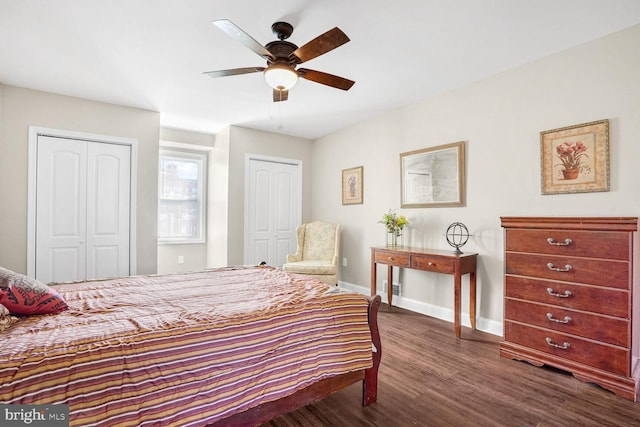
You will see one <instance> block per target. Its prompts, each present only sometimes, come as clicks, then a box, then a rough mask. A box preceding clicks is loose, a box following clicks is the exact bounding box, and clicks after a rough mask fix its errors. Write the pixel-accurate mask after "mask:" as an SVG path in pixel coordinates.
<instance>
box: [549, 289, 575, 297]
mask: <svg viewBox="0 0 640 427" xmlns="http://www.w3.org/2000/svg"><path fill="white" fill-rule="evenodd" d="M547 293H548V294H549V295H551V296H552V297H558V298H569V297H570V296H571V295H572V294H571V291H564V293H562V294H561V293H558V292H554V290H553V288H547Z"/></svg>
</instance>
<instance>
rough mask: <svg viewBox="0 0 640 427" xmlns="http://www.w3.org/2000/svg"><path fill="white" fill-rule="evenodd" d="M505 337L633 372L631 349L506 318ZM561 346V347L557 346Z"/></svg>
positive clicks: (626, 373)
mask: <svg viewBox="0 0 640 427" xmlns="http://www.w3.org/2000/svg"><path fill="white" fill-rule="evenodd" d="M504 339H505V340H506V341H509V342H512V343H515V344H519V345H522V346H525V347H529V348H531V349H534V350H538V351H541V352H543V353H547V354H552V355H554V356H557V357H559V358H562V359H568V360H573V361H574V362H578V363H583V364H585V365H589V366H592V367H594V368H598V369H603V370H605V371H608V372H611V373H613V374H617V375H623V376H629V375H630V371H631V368H630V360H631V357H630V354H629V350H628V349H626V348H622V347H615V346H612V345H608V344H600V343H597V342H595V341H590V340H587V339H584V338H579V337H574V336H571V335H567V334H562V333H559V332H555V331H551V330H548V329H542V328H537V327H534V326H528V325H524V324H521V323H516V322H512V321H509V320H505V322H504ZM555 346H558V347H555Z"/></svg>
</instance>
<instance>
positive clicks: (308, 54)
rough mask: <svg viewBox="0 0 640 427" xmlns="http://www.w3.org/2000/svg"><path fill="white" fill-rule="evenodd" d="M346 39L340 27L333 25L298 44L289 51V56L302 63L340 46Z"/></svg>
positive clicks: (347, 39)
mask: <svg viewBox="0 0 640 427" xmlns="http://www.w3.org/2000/svg"><path fill="white" fill-rule="evenodd" d="M348 41H349V37H347V35H346V34H345V33H343V32H342V30H341V29H340V28H338V27H335V28H334V29H332V30H329V31H327V32H326V33H324V34H321V35H319V36H318V37H316V38H315V39H313V40H311V41H310V42H308V43H306V44H304V45H302V46H300V47H299V48H298V49H296V50H295V51H293V53H291V56H292V57H293V59H297V60H298V61H297V62H298V63H302V62H305V61H308V60H310V59H313V58H316V57H318V56H320V55H322V54H324V53H327V52H329V51H331V50H333V49H335V48H337V47H338V46H342V45H343V44H345V43H346V42H348Z"/></svg>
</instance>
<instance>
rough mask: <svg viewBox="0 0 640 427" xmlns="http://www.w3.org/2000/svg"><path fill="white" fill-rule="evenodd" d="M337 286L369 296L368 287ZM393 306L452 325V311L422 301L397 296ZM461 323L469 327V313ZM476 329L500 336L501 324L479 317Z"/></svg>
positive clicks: (384, 300) (381, 295) (382, 296)
mask: <svg viewBox="0 0 640 427" xmlns="http://www.w3.org/2000/svg"><path fill="white" fill-rule="evenodd" d="M338 285H339V286H341V287H343V288H345V289H349V290H351V291H354V292H358V293H360V294H363V295H369V291H370V289H369V287H364V286H360V285H354V284H353V283H348V282H343V281H339V283H338ZM378 295H380V297H381V298H382V302H386V301H387V296H386V295H383V294H382V293H381V292H378ZM393 305H394V306H396V307H400V308H404V309H407V310H410V311H414V312H416V313H420V314H424V315H425V316H431V317H435V318H436V319H441V320H446V321H447V322H451V323H453V310H451V309H448V308H444V307H440V306H437V305H433V304H428V303H426V302H423V301H418V300H415V299H411V298H407V297H403V296H401V295H400V296H397V295H394V297H393ZM460 317H461V322H462V325H463V326H466V327H471V321H470V320H469V313H468V312H467V313H465V312H462V313H460ZM476 328H477V329H478V330H480V331H483V332H487V333H489V334H492V335H497V336H500V337H501V336H502V330H503V325H502V322H498V321H496V320H491V319H486V318H483V317H480V318H479V319H478V320H477V321H476Z"/></svg>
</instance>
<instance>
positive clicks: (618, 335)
mask: <svg viewBox="0 0 640 427" xmlns="http://www.w3.org/2000/svg"><path fill="white" fill-rule="evenodd" d="M504 317H505V319H507V320H514V321H517V322H521V323H527V324H530V325H534V326H540V327H543V328H547V329H553V330H554V331H559V332H564V333H567V334H571V335H578V336H581V337H584V338H589V339H593V340H596V341H601V342H605V343H608V344H613V345H617V346H622V347H627V346H630V345H631V342H630V335H629V331H630V328H629V321H628V320H626V319H616V318H613V317H607V316H600V315H597V314H590V313H585V312H581V311H573V310H567V309H564V308H560V307H554V306H551V305H545V304H535V303H529V302H526V301H520V300H511V299H507V300H505V308H504Z"/></svg>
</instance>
